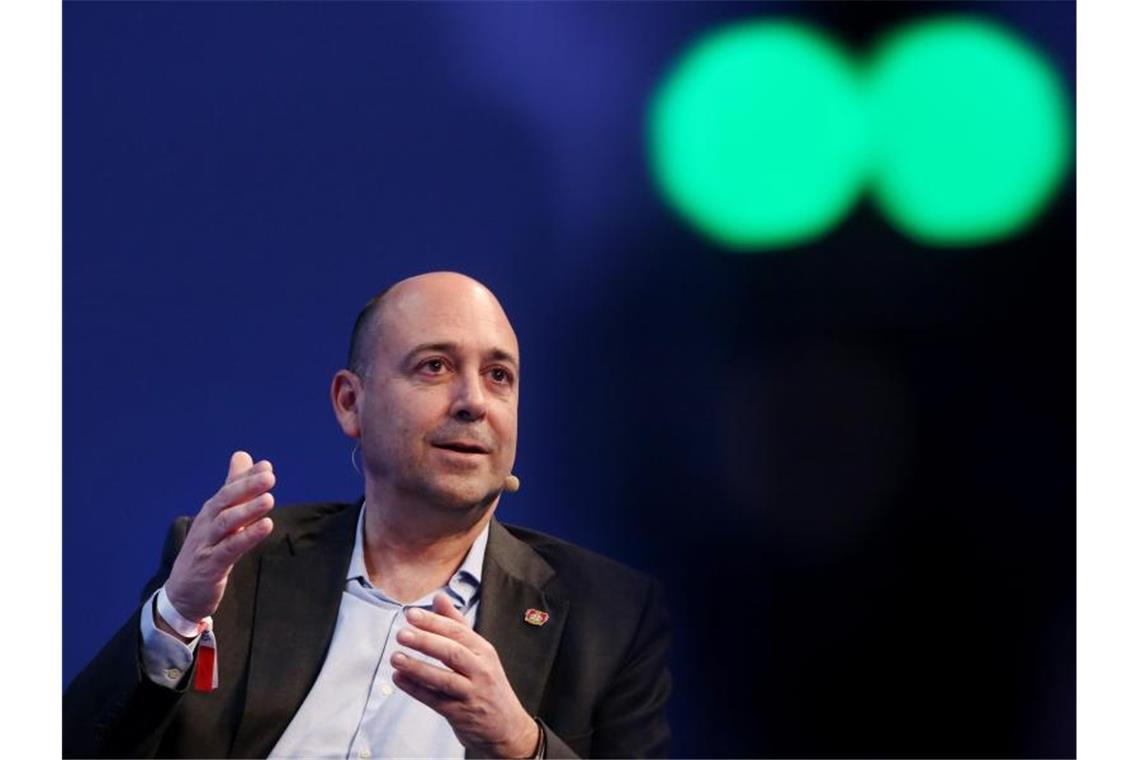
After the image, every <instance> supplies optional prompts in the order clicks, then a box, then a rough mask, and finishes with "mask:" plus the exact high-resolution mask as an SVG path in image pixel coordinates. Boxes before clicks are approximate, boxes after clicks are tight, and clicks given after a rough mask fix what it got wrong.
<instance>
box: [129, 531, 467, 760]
mask: <svg viewBox="0 0 1140 760" xmlns="http://www.w3.org/2000/svg"><path fill="white" fill-rule="evenodd" d="M364 513H365V509H361V510H360V518H359V520H358V522H357V526H356V542H355V545H354V546H353V548H352V559H351V561H350V562H349V566H348V574H347V576H346V578H345V584H344V592H343V593H342V595H341V601H340V610H339V611H338V612H337V620H336V628H335V630H334V631H333V638H332V644H331V645H330V647H329V652H328V656H327V657H326V658H325V662H324V664H323V665H322V666H321V671H320V674H319V675H318V676H317V681H316V683H314V684H313V688H312V689H310V690H309V694H308V695H307V696H306V697H305V701H304V702H303V703H302V705H301V709H300V710H298V711H297V714H296V715H294V716H293V720H292V721H290V723H289V726H288V727H287V728H286V729H285V733H284V734H282V736H281V738H280V739H279V740H278V742H277V745H276V746H275V747H274V748H273V751H272V752H270V753H269V757H272V758H286V757H306V758H309V757H313V758H316V757H321V758H325V757H338V758H370V757H377V758H379V757H433V758H462V757H463V755H464V749H463V745H462V744H460V743H459V739H458V738H457V737H456V736H455V732H454V731H453V730H452V729H451V725H450V724H449V723H448V722H447V719H446V718H444V717H443V716H442V715H440V714H439V713H437V712H435V711H434V710H432V709H431V708H430V707H428V706H427V705H425V704H423V703H422V702H418V701H416V700H415V699H413V698H412V697H410V696H409V695H408V694H406V693H405V692H404V691H402V690H400V689H399V688H397V687H396V686H395V685H394V684H393V683H392V672H393V668H392V664H391V658H392V655H393V654H394V653H395V652H397V651H399V652H403V653H404V654H406V655H408V656H409V657H415V658H417V659H419V660H424V661H426V662H431V663H433V664H435V665H439V666H441V667H446V666H443V665H442V663H440V662H439V661H438V660H436V659H435V658H432V657H427V656H426V655H423V654H421V653H419V652H416V651H415V650H411V649H408V648H407V647H404V646H403V645H401V644H399V643H398V642H397V641H396V634H398V633H399V632H400V630H401V629H402V628H404V627H405V626H406V625H408V622H407V618H406V617H405V616H404V613H405V611H406V610H408V609H410V608H412V607H422V608H430V607H431V603H432V597H434V596H435V595H436V594H438V593H440V592H444V593H446V594H447V595H448V596H449V597H450V598H451V600H452V603H453V604H454V605H455V607H456V608H457V609H458V610H459V611H460V612H461V613H462V614H463V616H464V617H465V618H466V619H467V620H468V622H470V623H472V624H474V622H475V614H476V612H477V608H478V606H479V584H480V580H481V578H482V573H483V555H484V553H485V551H486V549H487V535H488V528H486V527H484V529H483V532H482V533H480V534H479V536H478V538H476V539H475V543H474V544H472V546H471V549H470V550H469V551H468V552H467V557H466V558H465V559H464V560H463V564H462V565H460V567H459V569H458V570H457V571H456V572H455V574H454V575H452V576H451V579H450V580H449V581H448V583H447V585H446V586H444V587H442V588H440V589H437V590H436V591H433V592H431V593H430V594H428V595H426V596H424V597H423V598H421V599H418V600H416V601H415V602H413V603H411V604H400V603H399V602H397V601H395V600H393V599H391V598H389V597H387V596H385V594H384V593H383V592H382V591H381V590H380V589H378V588H376V587H375V586H373V585H372V583H371V582H370V581H369V580H368V571H367V569H366V568H365V564H364ZM149 610H150V607H149V606H148V607H144V613H145V612H148V611H149ZM148 618H150V616H149V615H146V614H144V615H143V621H142V623H141V627H142V633H143V642H144V643H143V664H144V670H145V671H146V672H147V675H148V676H149V677H150V679H151V680H152V681H154V682H156V683H160V684H162V685H165V686H169V687H173V686H175V685H176V683H177V682H178V680H179V679H180V678H181V675H182V673H183V672H184V671H185V670H187V669H188V668H189V667H190V663H191V662H192V660H193V649H192V647H193V645H194V644H196V643H197V642H196V641H195V642H192V643H191V646H190V647H187V646H186V645H184V644H183V643H182V642H181V641H179V640H178V639H175V638H174V637H173V636H169V635H168V634H166V633H165V632H163V631H159V630H158V629H156V628H155V627H154V623H153V620H148ZM173 645H177V646H173ZM224 646H226V642H224V641H219V642H218V648H219V649H221V648H222V647H224ZM280 665H281V667H282V668H288V667H289V663H287V662H282V663H281V664H280Z"/></svg>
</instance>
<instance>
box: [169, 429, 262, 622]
mask: <svg viewBox="0 0 1140 760" xmlns="http://www.w3.org/2000/svg"><path fill="white" fill-rule="evenodd" d="M276 482H277V480H276V478H275V476H274V475H273V465H271V464H270V463H269V462H268V461H266V460H262V461H260V462H258V463H257V464H254V463H253V458H252V457H250V455H249V454H247V453H246V452H244V451H236V452H234V455H233V456H232V457H230V471H229V475H227V476H226V482H225V485H223V486H222V487H221V488H220V489H219V490H218V492H217V493H216V494H214V495H213V496H211V497H210V498H209V499H208V500H207V501H206V503H205V504H203V505H202V509H201V511H200V512H198V516H197V517H195V518H194V522H193V523H192V524H191V525H190V531H189V532H188V533H187V534H186V541H185V542H183V544H182V549H181V551H179V552H178V557H177V558H175V560H174V566H173V568H172V569H171V571H170V577H169V578H168V579H167V581H166V596H167V598H168V599H169V600H170V603H171V604H172V605H174V609H175V610H177V611H178V613H179V614H180V615H182V616H183V617H184V618H187V619H188V620H201V619H202V618H205V617H208V616H210V615H213V614H214V612H216V611H217V609H218V605H219V604H220V603H221V601H222V594H224V593H225V590H226V581H227V580H228V579H229V577H230V571H231V570H233V567H234V563H235V562H237V561H238V559H240V558H241V556H242V555H243V554H245V553H246V552H248V551H249V550H250V549H252V548H253V547H255V546H257V545H258V544H259V543H261V541H262V540H264V539H265V538H266V537H267V536H268V535H269V534H270V533H271V532H272V531H273V520H271V519H270V518H269V517H267V516H266V515H267V514H268V512H269V511H270V510H271V509H273V494H271V493H269V489H271V488H273V485H274V483H276ZM156 622H157V623H158V624H159V625H160V627H162V628H164V629H167V630H168V631H169V630H170V629H169V626H167V625H163V624H164V623H165V622H166V621H165V620H162V619H161V617H159V618H158V619H157V620H156Z"/></svg>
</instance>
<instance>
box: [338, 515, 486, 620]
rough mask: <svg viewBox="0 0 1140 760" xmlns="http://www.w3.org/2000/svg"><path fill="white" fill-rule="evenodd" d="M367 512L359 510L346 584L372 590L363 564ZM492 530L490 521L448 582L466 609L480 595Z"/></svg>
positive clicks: (448, 586)
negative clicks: (489, 536)
mask: <svg viewBox="0 0 1140 760" xmlns="http://www.w3.org/2000/svg"><path fill="white" fill-rule="evenodd" d="M367 509H368V504H367V503H365V504H363V505H362V506H361V508H360V517H358V518H357V520H356V541H355V543H354V544H353V546H352V559H351V560H350V561H349V563H348V575H347V576H346V577H345V581H353V580H359V581H360V582H361V584H363V585H364V586H365V587H367V588H372V582H371V581H370V580H369V579H368V568H367V567H366V566H365V564H364V512H365V510H367ZM490 527H491V523H490V521H488V522H487V524H486V525H484V526H483V530H481V531H480V532H479V535H478V536H477V537H476V538H475V542H474V543H473V544H471V548H470V549H468V550H467V556H466V557H464V558H463V564H461V565H460V566H459V569H458V570H456V571H455V574H454V575H452V576H451V580H449V581H448V582H447V588H448V590H449V591H451V592H452V594H453V595H455V596H458V597H459V601H460V603H461V604H462V605H463V606H466V605H467V604H469V603H470V602H471V600H472V599H473V598H474V596H475V594H476V593H477V592H478V591H479V584H480V583H482V580H483V556H484V555H485V554H486V552H487V536H488V535H489V533H490Z"/></svg>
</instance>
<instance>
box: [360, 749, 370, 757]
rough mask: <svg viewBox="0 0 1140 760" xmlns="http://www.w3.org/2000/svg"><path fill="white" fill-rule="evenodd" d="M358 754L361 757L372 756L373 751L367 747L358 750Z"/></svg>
mask: <svg viewBox="0 0 1140 760" xmlns="http://www.w3.org/2000/svg"><path fill="white" fill-rule="evenodd" d="M356 754H357V755H358V756H359V757H372V753H371V752H369V751H368V748H367V747H365V748H364V749H362V750H360V751H359V752H357V753H356Z"/></svg>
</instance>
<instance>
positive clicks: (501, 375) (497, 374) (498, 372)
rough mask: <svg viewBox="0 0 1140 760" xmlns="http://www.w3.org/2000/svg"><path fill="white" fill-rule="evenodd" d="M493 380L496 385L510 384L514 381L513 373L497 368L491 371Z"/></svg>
mask: <svg viewBox="0 0 1140 760" xmlns="http://www.w3.org/2000/svg"><path fill="white" fill-rule="evenodd" d="M491 379H492V380H493V381H495V382H496V383H510V382H511V380H512V378H511V373H510V372H507V371H506V370H505V369H503V368H502V367H495V368H494V369H493V370H491Z"/></svg>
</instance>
